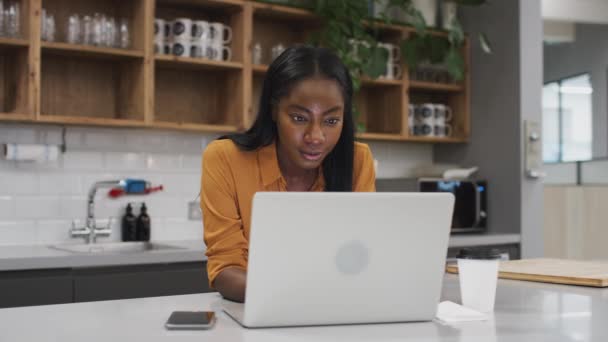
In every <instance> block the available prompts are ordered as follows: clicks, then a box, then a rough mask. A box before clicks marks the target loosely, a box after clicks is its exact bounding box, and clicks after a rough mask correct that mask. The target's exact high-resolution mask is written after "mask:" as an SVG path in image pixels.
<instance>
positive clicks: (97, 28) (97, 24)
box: [91, 13, 103, 46]
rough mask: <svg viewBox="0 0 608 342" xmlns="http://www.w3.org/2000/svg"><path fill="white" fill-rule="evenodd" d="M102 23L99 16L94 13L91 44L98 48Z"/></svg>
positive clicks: (101, 34) (101, 36)
mask: <svg viewBox="0 0 608 342" xmlns="http://www.w3.org/2000/svg"><path fill="white" fill-rule="evenodd" d="M102 25H103V23H102V20H101V14H99V13H95V14H94V15H93V35H92V37H91V38H92V44H93V45H95V46H100V45H101V41H102V39H103V33H102V32H103V26H102Z"/></svg>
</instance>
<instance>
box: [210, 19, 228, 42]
mask: <svg viewBox="0 0 608 342" xmlns="http://www.w3.org/2000/svg"><path fill="white" fill-rule="evenodd" d="M209 26H210V27H211V28H210V30H209V31H210V38H211V40H212V41H214V42H219V43H221V44H229V43H230V42H231V41H232V28H230V26H228V25H224V24H222V23H210V24H209Z"/></svg>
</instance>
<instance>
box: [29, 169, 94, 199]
mask: <svg viewBox="0 0 608 342" xmlns="http://www.w3.org/2000/svg"><path fill="white" fill-rule="evenodd" d="M39 177H40V178H39V179H40V194H41V195H76V194H80V193H82V190H83V188H82V177H81V176H80V175H78V174H73V173H59V172H47V173H41V174H40V175H39Z"/></svg>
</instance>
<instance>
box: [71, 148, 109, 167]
mask: <svg viewBox="0 0 608 342" xmlns="http://www.w3.org/2000/svg"><path fill="white" fill-rule="evenodd" d="M68 146H69V145H68ZM103 157H104V156H103V154H102V153H95V152H85V151H72V150H69V151H66V153H65V154H64V155H63V158H62V159H63V169H64V170H68V171H72V170H74V171H83V170H91V171H99V170H101V169H102V168H103V166H104V163H103V159H104V158H103Z"/></svg>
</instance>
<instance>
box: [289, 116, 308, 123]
mask: <svg viewBox="0 0 608 342" xmlns="http://www.w3.org/2000/svg"><path fill="white" fill-rule="evenodd" d="M291 118H292V120H293V121H295V122H304V121H306V118H305V117H303V116H302V115H298V114H292V115H291Z"/></svg>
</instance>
